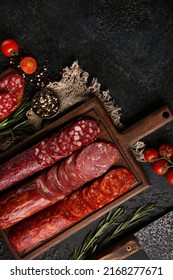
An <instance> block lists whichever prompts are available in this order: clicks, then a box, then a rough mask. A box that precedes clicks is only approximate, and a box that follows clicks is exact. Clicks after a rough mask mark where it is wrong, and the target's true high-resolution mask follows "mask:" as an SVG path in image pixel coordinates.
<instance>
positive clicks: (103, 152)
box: [76, 141, 119, 179]
mask: <svg viewBox="0 0 173 280" xmlns="http://www.w3.org/2000/svg"><path fill="white" fill-rule="evenodd" d="M118 159H119V152H118V149H117V148H116V146H115V145H113V144H111V143H109V144H108V143H106V142H103V141H102V142H99V143H93V144H91V145H89V146H87V147H86V148H85V149H83V150H82V152H81V153H80V154H79V155H78V157H77V159H76V170H77V171H78V173H79V174H82V176H83V177H84V178H86V179H88V178H91V177H93V178H95V177H99V176H100V175H102V174H103V173H104V172H106V171H107V170H108V169H109V168H110V167H111V166H112V165H113V164H114V163H116V162H117V161H118Z"/></svg>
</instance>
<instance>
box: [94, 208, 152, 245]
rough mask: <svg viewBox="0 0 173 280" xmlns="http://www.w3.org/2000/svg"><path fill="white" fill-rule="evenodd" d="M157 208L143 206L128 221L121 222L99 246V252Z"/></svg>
mask: <svg viewBox="0 0 173 280" xmlns="http://www.w3.org/2000/svg"><path fill="white" fill-rule="evenodd" d="M154 209H155V206H154V205H153V204H151V205H148V206H142V207H140V208H139V209H137V211H136V212H135V213H134V214H132V216H131V217H129V219H128V220H126V221H124V222H121V223H120V224H119V225H118V227H116V228H115V229H114V230H113V231H111V232H110V233H109V234H108V235H107V236H106V237H105V238H104V239H103V240H102V242H101V243H100V244H99V250H101V249H103V248H104V247H105V246H107V245H108V243H109V242H110V241H111V240H112V239H115V238H117V237H118V236H119V235H120V234H121V233H122V232H124V231H125V230H127V229H129V228H130V227H132V226H133V225H135V224H137V223H138V222H139V221H140V220H141V219H142V218H143V217H145V216H147V215H149V214H150V213H151V212H152V211H153V210H154Z"/></svg>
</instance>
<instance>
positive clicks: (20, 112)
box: [0, 99, 31, 132]
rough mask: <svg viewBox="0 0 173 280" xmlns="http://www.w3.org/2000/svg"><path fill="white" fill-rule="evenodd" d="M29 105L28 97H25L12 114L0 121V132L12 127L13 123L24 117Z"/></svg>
mask: <svg viewBox="0 0 173 280" xmlns="http://www.w3.org/2000/svg"><path fill="white" fill-rule="evenodd" d="M30 106H31V105H30V101H29V99H25V100H24V101H23V103H22V105H21V106H20V107H19V108H18V109H17V110H16V111H15V112H14V114H13V115H12V116H10V117H9V118H7V119H5V120H3V121H2V122H0V132H2V131H4V130H5V129H8V128H12V126H13V125H15V124H17V123H19V121H21V120H22V119H23V118H24V117H26V112H27V111H28V110H29V108H30Z"/></svg>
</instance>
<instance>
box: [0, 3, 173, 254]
mask: <svg viewBox="0 0 173 280" xmlns="http://www.w3.org/2000/svg"><path fill="white" fill-rule="evenodd" d="M0 14H1V24H0V41H2V40H4V39H7V38H13V39H15V40H16V41H17V42H18V43H19V44H20V45H21V46H22V48H24V49H27V50H28V52H29V53H30V55H33V56H35V57H37V59H38V60H39V61H40V63H42V62H44V61H45V60H48V68H49V74H50V76H51V77H52V79H54V78H55V77H56V76H57V74H58V72H59V70H60V69H62V68H64V66H70V65H71V64H72V62H73V61H75V60H78V62H79V64H80V66H81V67H82V68H83V69H85V70H86V71H88V72H89V73H90V75H91V76H92V77H97V78H98V81H99V82H100V83H101V84H102V88H103V89H109V90H110V94H111V95H112V96H113V97H114V99H115V100H116V103H117V104H118V106H120V107H121V108H122V122H123V123H124V124H125V125H129V124H131V123H133V122H135V121H137V120H139V119H140V118H142V117H143V116H144V115H146V114H147V113H149V112H152V111H153V110H154V109H155V108H157V107H159V106H161V105H163V104H165V103H166V104H169V105H170V106H171V108H172V109H173V98H172V92H173V71H172V70H173V69H172V68H173V51H172V49H173V17H172V15H173V1H171V0H169V1H168V0H151V1H149V0H148V1H142V0H131V1H128V0H127V1H125V0H114V1H110V0H98V1H95V0H87V1H82V0H75V1H72V0H71V1H70V0H66V1H60V0H47V1H43V0H40V1H38V0H31V1H19V0H16V1H12V0H11V1H10V0H5V1H1V4H0ZM5 62H6V59H5V58H4V57H3V56H2V55H1V54H0V70H3V64H4V63H5ZM144 140H145V141H146V143H147V144H150V145H158V143H160V142H163V141H166V142H169V143H172V144H173V133H172V124H169V125H167V126H165V127H164V128H162V129H160V130H159V131H157V132H156V133H154V134H153V135H150V136H149V137H147V138H146V139H144ZM141 166H142V168H143V169H144V170H145V171H146V173H147V175H148V177H149V178H150V181H151V185H152V187H151V188H150V189H148V190H146V191H145V192H144V193H142V194H140V195H137V196H136V197H135V198H133V199H131V200H129V201H128V202H127V203H125V204H124V206H125V207H127V208H128V214H130V213H131V212H133V211H134V210H135V209H136V208H138V207H139V206H141V205H147V204H148V203H155V204H156V205H157V208H156V210H155V212H154V213H153V214H152V215H151V217H149V218H146V219H145V221H142V222H141V224H140V225H139V227H141V226H142V225H143V224H145V223H147V222H150V221H152V220H154V219H157V218H158V217H159V216H161V215H163V214H164V213H166V212H168V211H169V210H171V209H173V187H172V186H171V185H168V184H167V183H166V181H165V178H164V177H159V176H158V175H154V174H153V172H152V170H151V167H150V166H149V165H147V164H141ZM95 224H97V222H96V223H94V225H95ZM90 228H93V225H91V227H87V228H86V229H84V230H82V231H80V232H79V233H76V234H75V235H74V236H72V237H71V238H69V239H68V240H66V241H64V242H62V244H60V245H59V246H56V247H54V248H52V249H51V250H49V251H48V252H47V253H44V254H43V255H41V256H40V257H39V258H40V259H66V258H68V256H69V253H70V250H71V249H72V248H73V247H74V244H75V243H77V244H79V243H80V242H81V241H82V240H83V238H84V237H85V235H86V234H87V233H88V230H89V229H90ZM168 257H169V256H168ZM9 258H10V254H9V252H8V250H7V249H6V246H5V245H3V243H2V245H1V251H0V259H9ZM158 258H159V254H158Z"/></svg>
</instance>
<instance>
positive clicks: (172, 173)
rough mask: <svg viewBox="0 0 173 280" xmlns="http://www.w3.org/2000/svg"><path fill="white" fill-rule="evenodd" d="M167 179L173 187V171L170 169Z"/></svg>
mask: <svg viewBox="0 0 173 280" xmlns="http://www.w3.org/2000/svg"><path fill="white" fill-rule="evenodd" d="M165 176H166V179H167V181H168V182H169V183H170V184H171V185H173V169H170V170H169V171H168V172H167V173H166V175H165Z"/></svg>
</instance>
